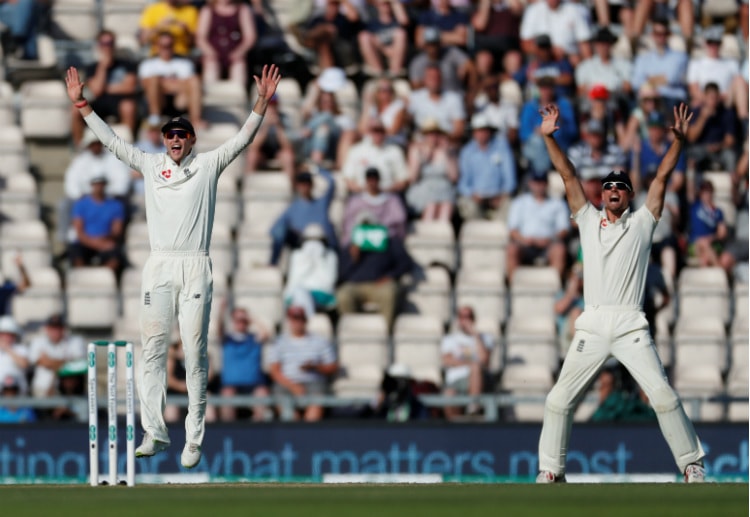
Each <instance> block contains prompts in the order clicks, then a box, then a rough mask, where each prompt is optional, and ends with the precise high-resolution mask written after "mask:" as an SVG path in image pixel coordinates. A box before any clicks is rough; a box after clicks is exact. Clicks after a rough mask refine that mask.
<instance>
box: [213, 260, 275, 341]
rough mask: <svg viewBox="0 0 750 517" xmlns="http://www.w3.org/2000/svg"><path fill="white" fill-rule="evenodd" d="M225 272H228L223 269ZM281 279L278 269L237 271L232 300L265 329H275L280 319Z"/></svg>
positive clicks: (265, 268)
mask: <svg viewBox="0 0 750 517" xmlns="http://www.w3.org/2000/svg"><path fill="white" fill-rule="evenodd" d="M225 271H228V270H226V269H225ZM282 291H283V279H282V276H281V271H280V270H279V269H278V268H275V267H272V266H267V267H257V268H252V269H238V270H236V271H235V273H234V282H233V285H232V299H233V300H234V305H235V306H236V307H244V308H245V309H247V310H248V311H250V313H251V314H252V315H253V317H254V318H257V319H260V320H262V321H263V323H265V324H266V326H267V327H272V328H274V327H276V326H277V325H279V324H280V323H281V319H282V312H283V311H282V309H283V303H282V296H281V293H282Z"/></svg>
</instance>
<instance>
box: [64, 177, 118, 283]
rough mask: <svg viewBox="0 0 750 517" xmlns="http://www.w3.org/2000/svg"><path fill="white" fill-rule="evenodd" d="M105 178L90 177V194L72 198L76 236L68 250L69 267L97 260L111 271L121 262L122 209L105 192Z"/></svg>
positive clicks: (92, 263) (116, 268)
mask: <svg viewBox="0 0 750 517" xmlns="http://www.w3.org/2000/svg"><path fill="white" fill-rule="evenodd" d="M106 186H107V178H106V177H104V176H95V177H93V178H91V194H88V195H85V196H83V197H82V198H81V199H79V200H78V201H76V202H75V204H74V205H73V210H72V217H73V229H74V230H75V234H76V240H75V242H73V243H71V245H70V247H69V249H68V254H69V256H70V262H71V265H72V266H73V267H82V266H87V265H88V266H90V265H94V264H99V265H102V266H107V267H108V268H110V269H112V270H113V271H116V272H117V271H119V269H120V267H121V266H122V236H123V229H124V225H125V210H124V208H123V206H122V203H121V202H120V201H118V200H116V199H113V198H111V197H108V196H107V194H106Z"/></svg>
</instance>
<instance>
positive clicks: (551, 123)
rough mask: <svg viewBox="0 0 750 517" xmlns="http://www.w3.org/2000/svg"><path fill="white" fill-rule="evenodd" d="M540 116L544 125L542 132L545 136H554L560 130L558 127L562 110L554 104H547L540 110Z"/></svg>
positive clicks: (541, 128)
mask: <svg viewBox="0 0 750 517" xmlns="http://www.w3.org/2000/svg"><path fill="white" fill-rule="evenodd" d="M539 114H540V115H541V116H542V125H541V127H540V130H541V132H542V134H543V135H545V136H552V135H553V134H554V133H555V131H557V130H558V129H560V126H558V125H557V121H558V119H559V118H560V110H559V109H558V108H557V106H556V105H554V104H547V105H546V106H544V107H543V108H542V109H540V110H539Z"/></svg>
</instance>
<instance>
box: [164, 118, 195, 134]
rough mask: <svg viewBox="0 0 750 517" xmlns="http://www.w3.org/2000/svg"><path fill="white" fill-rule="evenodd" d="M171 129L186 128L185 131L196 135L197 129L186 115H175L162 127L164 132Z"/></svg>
mask: <svg viewBox="0 0 750 517" xmlns="http://www.w3.org/2000/svg"><path fill="white" fill-rule="evenodd" d="M170 129H184V130H185V131H188V132H189V133H190V134H191V135H195V129H193V125H192V124H191V123H190V121H189V120H188V119H186V118H184V117H174V118H171V119H169V122H167V123H166V124H164V125H163V126H162V127H161V132H162V134H164V133H166V132H167V131H169V130H170Z"/></svg>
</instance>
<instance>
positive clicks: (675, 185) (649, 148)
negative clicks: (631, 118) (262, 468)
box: [631, 111, 686, 192]
mask: <svg viewBox="0 0 750 517" xmlns="http://www.w3.org/2000/svg"><path fill="white" fill-rule="evenodd" d="M646 125H647V126H648V130H647V133H648V138H645V139H642V140H641V145H640V147H641V149H640V151H637V152H636V151H633V158H632V164H633V171H637V172H638V174H632V175H631V180H635V181H633V186H634V188H635V190H636V191H639V190H640V186H641V185H643V184H644V182H645V181H646V178H647V177H649V176H650V175H653V174H656V169H657V168H658V167H659V164H660V163H661V161H662V159H663V158H664V155H666V154H667V150H668V149H669V140H668V139H667V136H668V131H667V123H666V121H665V120H664V116H663V115H662V114H661V113H660V112H658V111H652V112H651V113H649V114H648V115H647V117H646ZM685 172H686V160H685V154H684V153H683V154H681V155H680V158H679V159H678V160H677V165H676V166H675V169H674V172H673V173H672V177H671V178H670V179H669V190H670V191H672V192H680V191H681V190H682V189H683V187H684V185H685ZM632 176H634V177H632Z"/></svg>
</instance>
